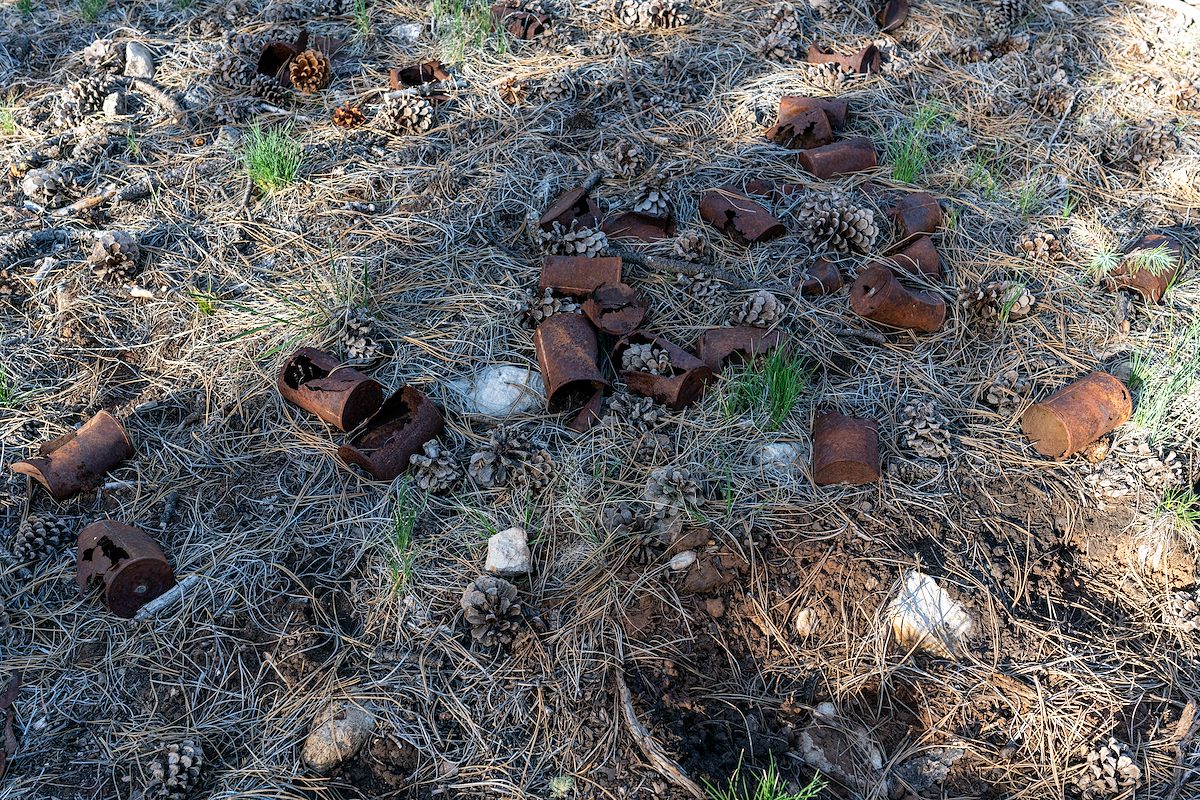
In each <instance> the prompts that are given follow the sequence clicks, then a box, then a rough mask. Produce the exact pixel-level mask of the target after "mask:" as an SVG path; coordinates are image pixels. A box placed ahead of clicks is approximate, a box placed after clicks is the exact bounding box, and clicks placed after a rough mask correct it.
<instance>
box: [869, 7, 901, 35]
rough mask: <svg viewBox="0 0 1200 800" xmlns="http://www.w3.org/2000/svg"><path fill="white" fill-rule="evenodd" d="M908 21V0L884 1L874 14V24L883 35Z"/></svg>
mask: <svg viewBox="0 0 1200 800" xmlns="http://www.w3.org/2000/svg"><path fill="white" fill-rule="evenodd" d="M907 19H908V0H885V1H884V3H883V5H882V6H880V7H879V10H878V11H876V12H875V22H876V23H877V24H878V25H879V30H881V31H883V32H884V33H888V32H890V31H894V30H896V28H899V27H900V26H901V25H903V24H904V22H905V20H907Z"/></svg>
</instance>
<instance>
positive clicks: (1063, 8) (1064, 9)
mask: <svg viewBox="0 0 1200 800" xmlns="http://www.w3.org/2000/svg"><path fill="white" fill-rule="evenodd" d="M1046 10H1047V11H1050V12H1052V13H1054V14H1062V15H1063V16H1064V17H1073V16H1075V12H1074V11H1072V10H1071V9H1070V8H1069V7H1068V6H1067V4H1066V3H1064V2H1063V1H1062V0H1054V2H1052V3H1047V4H1046Z"/></svg>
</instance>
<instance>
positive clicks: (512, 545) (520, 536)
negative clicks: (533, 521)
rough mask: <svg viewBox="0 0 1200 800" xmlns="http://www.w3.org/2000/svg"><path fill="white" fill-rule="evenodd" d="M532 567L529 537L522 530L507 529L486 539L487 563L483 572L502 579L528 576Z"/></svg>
mask: <svg viewBox="0 0 1200 800" xmlns="http://www.w3.org/2000/svg"><path fill="white" fill-rule="evenodd" d="M531 567H532V556H531V555H530V554H529V537H528V536H527V535H526V534H525V529H524V528H509V529H508V530H506V531H500V532H499V533H497V534H496V535H495V536H493V537H492V538H490V539H488V551H487V563H486V564H484V567H483V569H484V571H485V572H490V573H492V574H493V575H499V576H501V577H502V578H514V577H517V576H520V575H528V574H529V570H530V568H531Z"/></svg>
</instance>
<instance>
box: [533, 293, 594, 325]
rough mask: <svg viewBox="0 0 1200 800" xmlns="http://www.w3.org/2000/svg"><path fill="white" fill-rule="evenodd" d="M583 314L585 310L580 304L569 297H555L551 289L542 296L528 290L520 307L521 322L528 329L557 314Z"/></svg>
mask: <svg viewBox="0 0 1200 800" xmlns="http://www.w3.org/2000/svg"><path fill="white" fill-rule="evenodd" d="M582 312H583V309H582V307H581V306H580V305H579V303H576V302H575V301H574V300H572V299H571V298H569V297H555V296H554V290H553V289H551V288H549V287H547V288H546V290H545V291H544V292H542V294H540V295H538V294H534V293H533V292H532V291H531V290H529V289H526V290H525V297H524V300H523V302H522V303H521V307H520V315H521V322H522V323H523V324H524V325H525V327H527V328H536V327H537V326H538V325H540V324H541V323H542V322H544V321H545V320H547V319H549V318H550V317H552V316H553V315H555V314H559V313H562V314H580V313H582Z"/></svg>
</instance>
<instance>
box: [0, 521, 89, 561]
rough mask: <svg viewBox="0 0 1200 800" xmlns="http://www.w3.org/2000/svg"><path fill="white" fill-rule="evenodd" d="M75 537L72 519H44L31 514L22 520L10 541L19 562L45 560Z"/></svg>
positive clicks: (14, 555)
mask: <svg viewBox="0 0 1200 800" xmlns="http://www.w3.org/2000/svg"><path fill="white" fill-rule="evenodd" d="M74 538H75V524H74V522H73V521H71V520H64V519H43V518H41V517H37V516H33V515H30V516H28V517H26V518H25V519H23V520H21V524H20V525H18V526H17V531H16V533H14V534H13V535H12V538H11V539H10V540H9V542H8V549H9V551H10V552H12V554H13V557H14V558H15V559H16V562H17V563H18V564H30V563H32V562H35V561H45V560H46V559H50V558H53V557H54V556H56V555H58V554H59V553H61V552H62V551H63V550H64V549H65V548H66V547H67V546H68V545H69V544H71V542H72V541H73V540H74Z"/></svg>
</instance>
